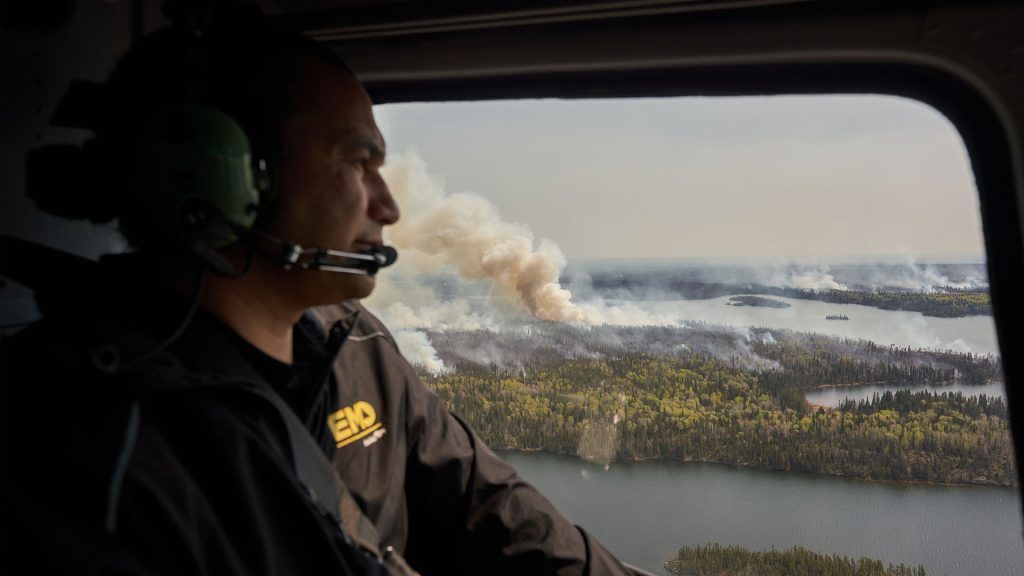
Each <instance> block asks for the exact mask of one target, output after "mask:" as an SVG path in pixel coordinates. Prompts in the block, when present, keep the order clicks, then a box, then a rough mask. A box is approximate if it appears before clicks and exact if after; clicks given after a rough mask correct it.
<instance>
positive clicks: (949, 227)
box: [375, 95, 984, 263]
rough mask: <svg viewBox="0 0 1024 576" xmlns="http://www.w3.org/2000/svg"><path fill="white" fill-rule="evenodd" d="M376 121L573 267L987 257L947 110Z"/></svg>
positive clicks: (805, 105)
mask: <svg viewBox="0 0 1024 576" xmlns="http://www.w3.org/2000/svg"><path fill="white" fill-rule="evenodd" d="M375 112H376V114H377V116H378V122H379V124H380V126H381V130H382V131H383V132H384V135H385V138H386V139H387V141H388V149H389V156H391V157H392V158H394V159H396V161H398V162H401V161H402V159H403V158H406V157H408V156H414V157H417V158H421V159H422V160H423V162H424V163H425V171H426V173H427V174H429V176H430V177H431V178H432V179H433V181H434V182H435V183H436V184H437V185H438V186H439V187H440V188H441V189H443V194H445V195H448V196H450V195H453V194H460V195H461V194H462V193H468V194H469V195H479V196H482V197H484V198H486V199H487V201H489V202H490V203H491V204H493V205H494V207H495V209H496V210H497V212H498V213H500V218H501V220H502V221H503V222H508V223H510V224H513V225H517V226H520V227H522V228H524V229H526V230H528V232H529V235H530V237H531V239H532V240H533V242H534V243H535V244H538V243H540V241H541V240H542V239H546V240H549V241H550V242H551V243H553V244H555V245H557V247H558V248H559V249H560V252H561V254H563V255H564V257H565V258H566V259H568V260H572V261H587V260H615V259H630V260H633V259H644V260H648V259H650V260H659V259H682V260H686V259H713V260H715V261H738V262H741V263H742V262H755V263H756V262H762V261H773V262H782V263H845V262H850V261H851V260H852V261H855V262H865V261H876V262H877V261H889V260H898V261H903V260H907V259H908V258H909V259H910V260H911V261H914V262H935V261H937V259H939V260H942V261H966V262H976V261H981V262H983V261H984V246H983V241H982V235H981V226H980V215H979V209H978V197H977V192H976V189H975V186H974V181H973V175H972V173H971V171H970V166H969V162H968V159H967V156H966V151H965V149H964V146H963V142H962V140H961V139H960V137H959V135H958V134H957V132H956V131H955V129H954V128H953V126H952V125H951V124H950V123H949V121H948V120H946V119H945V118H944V117H943V116H941V115H940V114H939V113H938V112H936V111H935V110H934V109H932V108H930V107H928V106H926V105H924V104H921V103H918V102H915V101H912V100H908V99H904V98H897V97H891V96H871V95H859V96H855V95H851V96H772V97H730V98H643V99H624V100H516V101H498V102H468V103H429V104H402V105H386V106H377V107H376V108H375ZM403 208H404V209H405V216H406V217H407V218H409V219H415V218H416V217H417V215H416V214H415V210H410V209H409V208H410V207H409V206H403ZM399 226H401V223H400V224H399Z"/></svg>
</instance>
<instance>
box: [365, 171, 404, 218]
mask: <svg viewBox="0 0 1024 576" xmlns="http://www.w3.org/2000/svg"><path fill="white" fill-rule="evenodd" d="M400 216H401V212H400V211H399V209H398V203H397V202H395V197H394V196H392V195H391V189H390V188H388V185H387V182H385V181H384V178H383V177H381V175H380V174H377V175H376V178H375V181H374V186H373V197H372V198H370V218H372V219H373V220H374V221H376V222H380V223H381V224H384V225H387V224H394V223H395V222H398V218H399V217H400Z"/></svg>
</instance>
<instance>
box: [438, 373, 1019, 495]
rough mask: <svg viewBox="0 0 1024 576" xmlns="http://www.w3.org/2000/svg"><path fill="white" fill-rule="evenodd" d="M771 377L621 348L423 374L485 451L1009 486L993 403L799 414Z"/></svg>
mask: <svg viewBox="0 0 1024 576" xmlns="http://www.w3.org/2000/svg"><path fill="white" fill-rule="evenodd" d="M781 373H782V374H784V373H785V371H782V372H781ZM776 376H777V373H774V372H767V373H765V372H756V371H750V370H744V369H742V368H738V367H734V366H730V365H729V364H728V363H726V362H723V361H721V360H719V359H716V358H711V357H708V356H704V355H696V354H683V355H678V356H654V355H650V354H644V353H626V354H622V355H621V356H617V357H602V358H569V359H564V358H563V359H562V360H560V361H556V362H550V363H548V364H546V365H545V366H543V367H541V368H539V369H536V370H533V371H529V372H528V371H525V370H524V371H521V372H519V373H518V374H517V373H513V372H510V371H508V370H504V369H496V368H494V367H490V366H482V365H472V364H469V365H460V366H459V369H458V370H457V371H456V372H454V373H448V374H444V375H438V376H432V375H429V374H425V375H424V378H425V379H426V380H427V381H428V382H429V383H430V384H431V385H432V386H433V387H434V389H435V390H436V391H437V392H438V394H439V395H440V396H441V397H442V398H443V399H444V400H445V401H446V402H447V403H448V406H449V408H450V409H451V410H452V411H454V412H456V413H458V414H459V415H461V416H462V417H463V418H465V419H466V420H467V421H469V423H470V424H471V425H472V426H473V427H474V428H475V429H476V430H477V432H478V433H479V434H480V435H481V437H482V438H484V440H485V441H487V442H488V443H489V444H490V445H492V446H493V447H497V448H507V449H529V450H537V449H539V450H547V451H550V452H554V453H560V454H579V455H582V456H584V457H590V458H592V459H595V460H598V461H605V460H608V459H611V458H619V459H638V458H674V459H680V460H694V461H706V462H721V463H729V464H736V465H743V466H752V467H757V468H765V469H772V470H783V471H799V472H811V473H817V474H829V475H837V476H850V477H857V478H866V479H875V480H899V481H934V482H960V483H984V484H999V485H1010V484H1012V483H1014V482H1015V481H1016V476H1015V473H1014V471H1013V463H1012V462H1013V460H1012V457H1011V445H1010V436H1009V432H1008V426H1007V421H1006V416H1005V414H1006V408H1005V405H1004V404H1003V403H1002V402H1001V401H998V400H990V399H986V400H985V401H984V402H980V401H976V402H973V403H972V402H971V401H968V400H963V399H962V397H960V398H959V399H958V398H957V397H956V396H955V395H954V397H953V398H952V399H951V398H950V395H929V394H927V393H917V394H913V395H910V396H908V397H906V398H904V396H903V395H901V396H899V400H898V405H897V400H896V399H895V398H896V397H895V396H893V399H888V398H879V399H877V400H875V399H873V400H872V402H870V403H866V404H864V405H858V406H856V407H850V406H846V407H845V408H842V407H841V408H839V409H836V410H820V411H816V412H811V411H809V410H808V409H807V408H806V407H803V406H801V407H800V408H799V409H797V408H792V407H788V406H786V405H785V402H784V401H783V400H781V399H780V398H779V397H778V396H776V395H774V394H773V391H772V389H771V388H770V387H769V386H766V385H765V383H764V379H765V378H774V377H776ZM883 403H884V406H883ZM609 435H611V437H609ZM603 446H613V447H614V451H610V450H607V449H601V447H603Z"/></svg>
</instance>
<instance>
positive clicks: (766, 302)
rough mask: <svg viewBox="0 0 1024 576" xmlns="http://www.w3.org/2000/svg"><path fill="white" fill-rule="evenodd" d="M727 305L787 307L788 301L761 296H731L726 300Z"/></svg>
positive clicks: (788, 305)
mask: <svg viewBox="0 0 1024 576" xmlns="http://www.w3.org/2000/svg"><path fill="white" fill-rule="evenodd" d="M727 305H729V306H758V307H762V308H789V307H790V304H789V303H788V302H782V301H780V300H772V299H771V298H765V297H763V296H733V297H732V298H729V302H727Z"/></svg>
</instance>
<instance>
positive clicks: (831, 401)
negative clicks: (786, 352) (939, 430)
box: [804, 382, 1006, 408]
mask: <svg viewBox="0 0 1024 576" xmlns="http://www.w3.org/2000/svg"><path fill="white" fill-rule="evenodd" d="M897 390H910V391H911V392H923V391H925V390H927V391H928V392H931V393H933V394H941V393H943V392H950V393H954V392H960V393H962V394H963V395H964V396H980V395H982V394H984V395H986V396H988V397H989V398H997V397H998V398H1002V399H1003V400H1006V387H1005V386H1003V383H1002V382H994V383H992V384H984V385H981V386H968V385H966V384H950V385H946V386H873V385H872V386H834V387H830V388H818V389H816V390H808V391H807V393H806V394H804V397H805V398H806V399H807V401H808V402H810V403H811V404H817V405H819V406H831V407H833V408H834V407H836V406H839V404H840V403H841V402H842V401H843V399H845V398H849V399H851V400H869V399H871V396H872V395H874V394H884V393H885V392H895V391H897Z"/></svg>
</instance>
